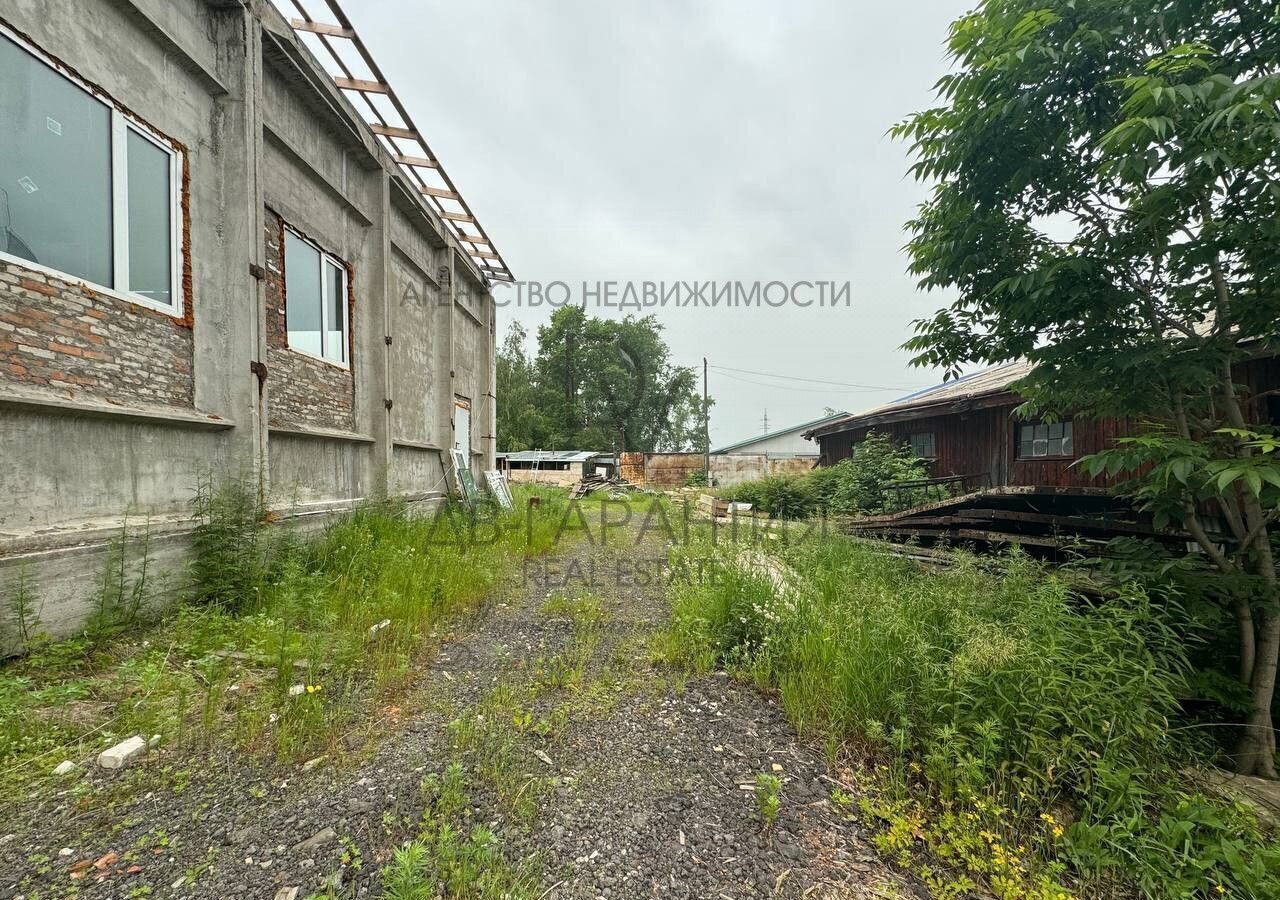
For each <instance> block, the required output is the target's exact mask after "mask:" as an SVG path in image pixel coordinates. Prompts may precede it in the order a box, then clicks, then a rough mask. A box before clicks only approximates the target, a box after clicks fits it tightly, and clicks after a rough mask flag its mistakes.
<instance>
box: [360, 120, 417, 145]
mask: <svg viewBox="0 0 1280 900" xmlns="http://www.w3.org/2000/svg"><path fill="white" fill-rule="evenodd" d="M369 129H370V130H371V131H372V132H373V133H374V134H380V135H383V136H384V137H394V138H404V139H405V140H407V141H416V140H418V132H416V131H414V130H413V129H412V128H396V127H395V126H394V125H383V124H381V123H380V122H370V123H369Z"/></svg>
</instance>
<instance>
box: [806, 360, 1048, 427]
mask: <svg viewBox="0 0 1280 900" xmlns="http://www.w3.org/2000/svg"><path fill="white" fill-rule="evenodd" d="M1031 368H1032V364H1031V362H1030V361H1028V360H1025V359H1017V360H1014V361H1012V362H1007V363H1001V364H1000V365H998V366H992V367H991V368H990V369H983V370H982V371H980V372H974V373H972V374H970V375H964V376H961V377H960V378H956V379H953V380H951V381H944V382H943V383H942V384H938V385H934V386H933V387H930V388H925V389H924V390H922V391H915V392H914V393H911V394H907V395H906V396H905V397H899V398H898V399H897V400H893V401H891V402H889V403H885V404H883V405H881V406H876V407H873V408H872V409H868V410H865V411H863V412H860V413H854V414H852V415H848V416H845V417H844V418H842V419H838V420H836V421H835V422H831V423H830V424H827V425H822V426H819V427H817V428H813V429H810V430H809V431H806V432H805V433H804V436H805V437H807V438H810V437H816V436H818V435H823V434H834V433H836V432H838V431H849V430H850V429H853V428H863V427H866V426H868V425H878V424H882V423H885V422H902V421H907V420H910V419H919V418H924V417H925V416H932V415H939V414H944V413H946V412H951V411H959V408H963V407H968V406H969V405H971V404H972V403H974V402H980V401H981V400H983V399H987V398H994V397H1000V398H1002V399H1003V398H1004V396H1005V395H1008V394H1011V393H1012V391H1011V390H1010V386H1011V385H1012V384H1013V383H1014V382H1015V381H1018V380H1019V379H1021V378H1025V377H1026V376H1027V375H1028V374H1029V373H1030V372H1031Z"/></svg>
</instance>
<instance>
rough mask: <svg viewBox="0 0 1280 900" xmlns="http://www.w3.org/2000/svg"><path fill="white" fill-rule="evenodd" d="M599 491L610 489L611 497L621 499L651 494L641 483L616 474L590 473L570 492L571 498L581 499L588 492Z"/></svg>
mask: <svg viewBox="0 0 1280 900" xmlns="http://www.w3.org/2000/svg"><path fill="white" fill-rule="evenodd" d="M598 491H608V493H609V497H610V499H615V500H616V499H619V498H622V497H626V496H627V495H629V494H649V493H652V491H649V490H647V489H645V488H642V487H640V486H639V485H636V484H632V483H631V482H630V481H626V480H624V479H622V478H619V477H618V476H616V475H598V474H597V475H588V476H587V477H586V478H583V479H582V480H581V481H579V482H578V483H577V484H575V485H574V486H573V489H572V490H571V491H570V492H569V499H570V500H581V499H582V498H583V497H585V496H587V495H588V494H594V493H596V492H598Z"/></svg>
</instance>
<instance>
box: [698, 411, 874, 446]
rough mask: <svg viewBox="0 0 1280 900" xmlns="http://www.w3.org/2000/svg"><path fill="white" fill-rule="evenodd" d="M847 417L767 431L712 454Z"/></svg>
mask: <svg viewBox="0 0 1280 900" xmlns="http://www.w3.org/2000/svg"><path fill="white" fill-rule="evenodd" d="M847 415H849V414H848V413H847V412H838V413H833V414H832V415H829V416H823V417H822V418H821V419H814V420H813V421H812V422H801V423H800V424H799V425H792V426H791V427H790V428H779V429H778V430H777V431H766V432H765V433H764V434H758V435H756V436H755V437H753V438H747V439H746V440H745V441H738V442H737V443H734V444H726V445H725V446H723V447H721V448H720V449H719V450H712V451H711V452H712V453H728V452H729V451H730V450H737V449H738V448H739V447H743V446H746V445H747V444H754V443H756V442H757V441H763V440H766V439H767V438H774V437H778V436H779V435H783V434H791V433H792V432H793V431H800V430H801V429H807V428H820V427H822V426H823V425H824V424H826V423H828V422H838V421H839V420H840V419H843V418H844V417H845V416H847Z"/></svg>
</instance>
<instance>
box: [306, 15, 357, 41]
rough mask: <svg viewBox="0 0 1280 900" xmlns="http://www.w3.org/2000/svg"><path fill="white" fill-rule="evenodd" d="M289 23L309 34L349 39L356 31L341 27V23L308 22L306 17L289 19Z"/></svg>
mask: <svg viewBox="0 0 1280 900" xmlns="http://www.w3.org/2000/svg"><path fill="white" fill-rule="evenodd" d="M289 24H290V25H292V26H293V27H294V29H295V30H297V31H307V32H310V33H311V34H323V35H324V36H325V37H336V38H346V39H347V40H351V39H352V38H354V37H355V36H356V33H355V32H354V31H352V30H351V29H350V28H343V27H342V26H341V25H330V24H329V23H328V22H308V21H307V20H306V19H290V20H289Z"/></svg>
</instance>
